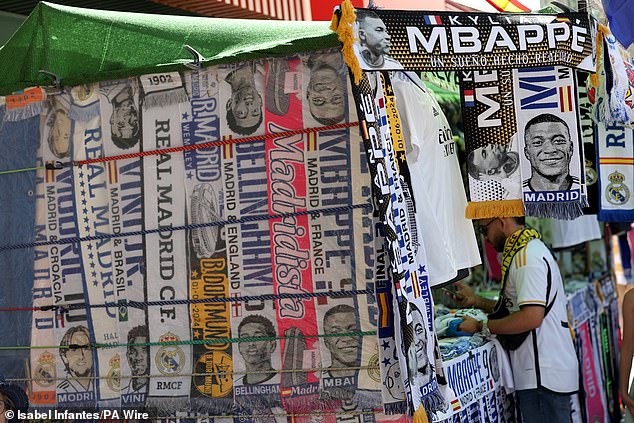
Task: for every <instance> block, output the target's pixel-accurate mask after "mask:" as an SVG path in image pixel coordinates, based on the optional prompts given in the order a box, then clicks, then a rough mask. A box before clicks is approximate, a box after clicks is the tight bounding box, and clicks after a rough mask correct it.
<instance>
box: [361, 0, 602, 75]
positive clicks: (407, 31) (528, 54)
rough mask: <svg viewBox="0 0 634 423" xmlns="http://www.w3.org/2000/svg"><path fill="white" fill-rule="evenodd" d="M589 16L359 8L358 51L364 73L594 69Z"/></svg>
mask: <svg viewBox="0 0 634 423" xmlns="http://www.w3.org/2000/svg"><path fill="white" fill-rule="evenodd" d="M595 32H596V29H595V23H594V21H592V20H591V19H590V18H589V16H588V15H587V14H584V13H566V14H524V13H522V14H506V13H457V12H430V11H403V10H378V9H357V10H356V23H355V35H356V37H355V43H354V50H355V53H356V55H357V58H358V59H359V64H360V66H361V69H363V70H401V69H404V70H414V71H438V70H454V71H458V70H489V69H498V70H499V69H513V68H527V67H541V66H555V65H559V66H567V67H575V68H580V69H585V70H593V69H594V67H593V63H594V53H593V43H592V40H593V38H594V37H593V34H594V33H595Z"/></svg>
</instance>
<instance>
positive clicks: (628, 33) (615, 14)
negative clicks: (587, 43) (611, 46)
mask: <svg viewBox="0 0 634 423" xmlns="http://www.w3.org/2000/svg"><path fill="white" fill-rule="evenodd" d="M628 3H629V4H628ZM603 7H604V9H605V14H606V15H607V16H608V21H609V22H610V31H612V34H614V36H615V37H616V39H617V40H619V42H620V43H621V44H622V45H623V47H625V48H628V47H629V46H630V44H632V43H634V25H632V21H633V20H634V8H632V5H631V2H630V1H629V0H603Z"/></svg>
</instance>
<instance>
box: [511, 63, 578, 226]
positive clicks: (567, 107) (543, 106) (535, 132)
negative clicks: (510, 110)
mask: <svg viewBox="0 0 634 423" xmlns="http://www.w3.org/2000/svg"><path fill="white" fill-rule="evenodd" d="M513 83H514V93H513V94H514V103H515V113H516V116H517V134H518V141H519V150H520V151H521V152H522V154H521V155H520V158H521V160H520V162H521V173H522V199H523V201H524V210H525V211H526V215H528V216H536V217H548V218H554V219H574V218H576V217H579V216H581V214H582V207H584V206H587V198H586V193H585V175H584V174H583V173H582V171H581V169H582V165H583V144H582V140H581V134H580V133H579V129H578V127H579V124H578V111H577V92H576V91H577V88H576V87H577V83H576V75H575V71H574V70H573V69H570V68H565V67H562V66H549V67H542V68H526V69H515V70H513ZM545 138H546V139H545ZM552 178H557V181H556V182H555V181H553V180H552Z"/></svg>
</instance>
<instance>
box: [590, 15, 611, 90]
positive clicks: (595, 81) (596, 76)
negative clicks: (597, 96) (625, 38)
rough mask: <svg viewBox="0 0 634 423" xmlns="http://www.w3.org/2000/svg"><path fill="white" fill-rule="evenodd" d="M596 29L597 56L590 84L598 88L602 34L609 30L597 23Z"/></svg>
mask: <svg viewBox="0 0 634 423" xmlns="http://www.w3.org/2000/svg"><path fill="white" fill-rule="evenodd" d="M598 28H599V29H598V31H597V39H596V44H595V45H596V46H597V47H596V49H597V57H596V58H595V59H596V60H595V69H594V73H591V74H590V85H591V86H592V87H594V88H599V84H600V81H599V67H600V65H601V63H603V52H602V51H601V50H602V48H603V34H609V33H610V30H609V29H608V28H607V27H605V26H604V25H602V24H599V26H598Z"/></svg>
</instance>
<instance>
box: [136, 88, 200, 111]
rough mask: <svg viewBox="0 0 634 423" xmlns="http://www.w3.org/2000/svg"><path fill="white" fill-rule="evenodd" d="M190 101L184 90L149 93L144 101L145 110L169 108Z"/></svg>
mask: <svg viewBox="0 0 634 423" xmlns="http://www.w3.org/2000/svg"><path fill="white" fill-rule="evenodd" d="M188 101H189V98H188V97H187V93H186V92H185V89H184V88H178V89H174V90H169V91H158V92H153V93H148V94H146V96H145V98H144V99H143V110H144V111H147V110H148V109H155V108H160V107H168V106H172V105H174V104H179V103H187V102H188Z"/></svg>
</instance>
